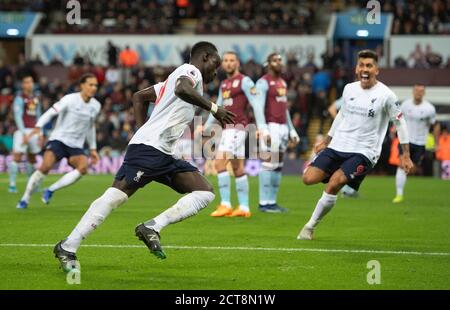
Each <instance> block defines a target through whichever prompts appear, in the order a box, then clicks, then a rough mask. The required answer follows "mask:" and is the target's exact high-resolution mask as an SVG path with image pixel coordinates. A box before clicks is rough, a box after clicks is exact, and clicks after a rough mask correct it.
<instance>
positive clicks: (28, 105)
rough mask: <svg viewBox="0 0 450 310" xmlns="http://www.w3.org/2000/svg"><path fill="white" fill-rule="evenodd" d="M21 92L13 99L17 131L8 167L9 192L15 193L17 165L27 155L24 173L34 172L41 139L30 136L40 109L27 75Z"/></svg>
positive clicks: (29, 77) (30, 78) (32, 82)
mask: <svg viewBox="0 0 450 310" xmlns="http://www.w3.org/2000/svg"><path fill="white" fill-rule="evenodd" d="M21 80H22V84H21V89H22V91H21V92H19V93H18V94H17V96H16V97H15V98H14V102H13V107H14V121H15V122H16V126H17V131H16V132H14V138H13V159H12V161H11V163H10V164H9V167H8V172H9V192H10V193H17V187H16V178H17V173H18V172H19V163H20V162H21V161H22V156H23V154H27V163H26V171H27V174H28V176H30V175H31V174H32V173H33V171H34V166H33V165H34V164H35V163H36V154H38V153H39V152H40V151H41V140H40V139H42V137H40V136H38V135H31V132H32V131H33V129H34V126H35V125H36V121H37V119H38V118H39V117H40V116H41V112H42V107H41V103H40V101H39V98H38V97H37V96H35V94H33V88H34V81H33V77H32V76H31V75H29V74H26V75H24V76H22V78H21Z"/></svg>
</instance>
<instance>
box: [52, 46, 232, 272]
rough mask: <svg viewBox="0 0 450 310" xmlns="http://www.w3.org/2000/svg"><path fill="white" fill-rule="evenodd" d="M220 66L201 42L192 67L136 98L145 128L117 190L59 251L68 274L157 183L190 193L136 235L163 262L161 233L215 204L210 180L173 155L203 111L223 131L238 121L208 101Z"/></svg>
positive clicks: (107, 193)
mask: <svg viewBox="0 0 450 310" xmlns="http://www.w3.org/2000/svg"><path fill="white" fill-rule="evenodd" d="M219 65H220V56H219V55H218V53H217V49H216V47H215V46H214V45H213V44H211V43H209V42H199V43H197V44H195V45H194V46H193V47H192V49H191V60H190V63H189V64H183V65H181V66H180V67H178V68H177V69H175V71H173V72H172V73H171V74H170V75H169V77H168V78H167V79H166V81H165V82H164V83H159V84H157V85H154V86H151V87H149V88H146V89H144V90H141V91H139V92H137V93H136V94H135V95H134V97H133V99H134V100H133V101H134V102H133V103H134V108H135V115H136V122H137V125H138V126H141V127H140V128H139V130H138V131H137V132H136V134H135V135H134V136H133V138H132V139H131V141H130V143H129V145H128V149H127V152H126V154H125V159H124V162H123V164H122V166H121V167H120V169H119V171H118V172H117V175H116V177H115V180H114V183H113V184H112V187H110V188H108V189H107V190H106V191H105V193H104V194H103V195H102V196H101V197H99V198H98V199H97V200H95V201H94V202H93V203H92V204H91V206H90V208H89V209H88V210H87V212H86V213H85V214H84V216H83V217H82V218H81V220H80V222H79V223H78V224H77V226H76V227H75V229H74V230H73V231H72V233H71V234H70V235H69V237H68V238H67V239H65V240H63V241H60V242H59V243H58V244H56V246H55V248H54V253H55V256H56V257H57V258H58V259H59V261H60V263H61V266H62V268H63V269H64V270H65V271H68V270H71V269H73V268H75V267H76V266H77V263H76V262H77V258H76V254H75V253H76V251H77V249H78V247H79V246H80V244H81V241H82V240H83V239H85V238H86V237H87V236H88V235H89V233H91V232H92V231H93V230H94V229H95V228H96V227H97V226H98V225H100V224H101V223H102V222H103V221H104V220H105V219H106V217H107V216H108V215H109V214H110V213H111V211H112V210H113V209H115V208H117V207H119V206H120V205H121V204H123V203H125V202H126V201H127V200H128V198H129V197H130V196H131V195H133V194H134V193H135V192H136V191H137V190H138V189H139V188H141V187H143V186H145V185H146V184H148V183H150V182H152V181H156V182H159V183H162V184H165V185H167V186H169V187H171V188H173V189H174V190H175V191H177V192H179V193H186V195H184V196H183V197H182V198H181V199H179V200H178V201H177V202H176V203H175V205H173V206H172V207H170V208H169V209H167V210H166V211H164V212H162V213H161V214H159V215H158V216H156V217H154V218H153V219H151V220H148V221H147V222H144V223H142V224H139V225H138V226H137V227H136V229H135V233H136V236H137V237H138V238H139V239H140V240H142V241H143V242H144V243H145V245H146V246H147V247H148V248H149V250H150V252H151V253H152V254H154V255H155V256H156V257H158V258H165V257H166V255H165V253H164V252H163V250H162V248H161V244H160V235H159V233H160V231H161V229H163V228H164V227H166V226H167V225H169V224H172V223H177V222H179V221H182V220H184V219H186V218H188V217H191V216H193V215H195V214H197V213H198V212H199V211H200V210H202V209H203V208H205V207H206V206H207V205H208V204H209V203H210V202H211V201H212V200H213V199H214V193H213V188H212V186H211V185H210V184H209V182H208V181H207V180H206V179H205V177H203V176H202V175H201V174H200V172H199V171H198V170H197V168H195V167H193V166H192V165H190V164H189V163H188V162H186V161H183V160H181V159H176V158H174V157H173V152H174V148H175V144H176V142H177V140H178V139H179V138H180V137H181V136H182V135H183V132H184V130H185V128H186V126H189V124H190V123H191V122H192V120H193V118H194V114H195V110H196V109H197V107H199V108H202V109H205V110H208V111H211V113H213V115H214V116H215V117H216V118H217V120H219V122H220V123H221V124H222V125H223V124H225V123H231V122H232V121H233V119H232V117H233V116H234V114H233V113H231V112H229V111H226V110H225V109H223V108H221V107H218V106H217V105H216V104H215V103H212V102H210V101H208V100H207V99H205V98H204V97H203V96H202V95H203V83H209V82H211V81H212V80H213V79H214V77H215V75H216V70H217V68H218V67H219ZM149 102H155V108H154V110H153V112H152V114H151V116H150V119H149V120H148V121H146V122H145V120H146V117H147V109H148V104H149ZM144 123H145V124H144Z"/></svg>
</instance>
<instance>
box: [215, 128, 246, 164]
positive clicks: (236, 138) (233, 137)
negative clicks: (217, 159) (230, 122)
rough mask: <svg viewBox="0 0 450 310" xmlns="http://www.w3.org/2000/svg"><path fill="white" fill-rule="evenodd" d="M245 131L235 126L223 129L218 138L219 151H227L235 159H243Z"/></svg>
mask: <svg viewBox="0 0 450 310" xmlns="http://www.w3.org/2000/svg"><path fill="white" fill-rule="evenodd" d="M246 137H247V131H245V130H238V129H235V128H230V129H224V130H223V131H222V137H221V138H220V144H219V148H218V150H219V152H224V153H229V154H231V155H233V158H235V159H245V138H246Z"/></svg>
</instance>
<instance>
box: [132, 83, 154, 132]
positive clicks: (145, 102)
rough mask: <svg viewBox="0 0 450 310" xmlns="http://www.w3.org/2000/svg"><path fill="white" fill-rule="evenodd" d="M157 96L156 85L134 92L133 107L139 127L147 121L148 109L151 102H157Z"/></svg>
mask: <svg viewBox="0 0 450 310" xmlns="http://www.w3.org/2000/svg"><path fill="white" fill-rule="evenodd" d="M156 98H157V95H156V91H155V87H154V86H150V87H147V88H144V89H141V90H140V91H138V92H135V93H134V94H133V108H134V114H135V117H136V126H137V128H139V127H141V126H142V125H144V123H145V122H146V121H147V111H148V106H149V104H150V102H155V101H156Z"/></svg>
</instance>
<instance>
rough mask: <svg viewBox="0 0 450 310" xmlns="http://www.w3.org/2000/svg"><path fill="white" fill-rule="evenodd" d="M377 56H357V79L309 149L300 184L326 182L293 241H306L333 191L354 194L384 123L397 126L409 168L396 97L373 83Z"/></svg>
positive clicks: (371, 53)
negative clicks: (351, 190)
mask: <svg viewBox="0 0 450 310" xmlns="http://www.w3.org/2000/svg"><path fill="white" fill-rule="evenodd" d="M377 61H378V56H377V54H376V53H375V52H374V51H372V50H363V51H360V52H359V53H358V62H357V65H356V69H355V73H356V75H357V76H358V78H359V81H357V82H353V83H350V84H347V85H346V86H345V88H344V92H343V98H344V102H343V105H342V108H341V109H340V110H339V113H338V114H337V116H336V119H335V120H334V122H333V125H332V126H331V129H330V131H329V133H328V137H327V138H326V139H325V141H323V142H321V143H318V144H317V145H315V146H314V151H315V152H316V153H317V154H318V156H317V157H316V158H315V159H314V161H313V162H312V163H311V165H310V166H309V167H308V168H306V170H305V172H304V174H303V182H304V183H305V184H306V185H312V184H317V183H319V182H324V183H327V185H326V187H325V191H324V192H323V194H322V197H321V198H320V199H319V201H318V202H317V205H316V208H315V210H314V212H313V214H312V216H311V218H310V220H309V221H308V222H307V223H306V225H305V226H304V227H303V229H302V230H301V231H300V233H299V235H298V236H297V239H305V240H312V239H313V233H314V230H315V228H316V226H317V224H318V223H319V222H320V221H321V220H322V219H323V217H324V216H325V215H326V214H327V213H328V212H329V211H330V210H331V209H332V208H333V206H334V204H335V203H336V199H337V193H338V192H339V190H340V189H341V188H342V187H343V186H344V185H345V184H348V185H350V186H351V187H352V188H354V189H355V190H358V188H359V186H360V184H361V182H362V181H363V179H364V177H365V176H366V174H367V173H368V172H369V171H370V170H371V168H372V167H373V166H374V165H375V164H376V162H377V160H378V158H379V156H380V153H381V147H382V143H383V139H384V137H385V136H386V131H387V127H388V124H389V120H392V121H393V122H394V123H395V125H396V126H397V134H398V136H399V140H400V143H401V145H402V150H403V155H402V156H401V159H400V160H401V167H402V169H404V170H405V172H406V173H408V172H409V170H410V169H411V168H412V166H413V164H412V162H411V159H410V156H409V138H408V130H407V127H406V121H405V119H404V117H403V116H402V112H401V111H400V106H399V103H398V101H397V96H396V95H395V94H394V93H393V92H392V91H391V90H390V89H389V88H388V87H387V86H386V85H384V84H383V83H381V82H380V81H377V79H376V77H377V75H378V63H377Z"/></svg>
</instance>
